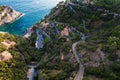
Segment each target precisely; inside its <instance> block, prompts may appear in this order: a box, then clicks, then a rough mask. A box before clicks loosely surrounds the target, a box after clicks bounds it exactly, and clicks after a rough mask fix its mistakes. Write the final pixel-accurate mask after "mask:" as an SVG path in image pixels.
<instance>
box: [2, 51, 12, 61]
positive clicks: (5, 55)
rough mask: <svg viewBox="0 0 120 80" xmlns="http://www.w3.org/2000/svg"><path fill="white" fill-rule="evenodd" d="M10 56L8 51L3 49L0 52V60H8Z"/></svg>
mask: <svg viewBox="0 0 120 80" xmlns="http://www.w3.org/2000/svg"><path fill="white" fill-rule="evenodd" d="M11 58H12V55H11V53H9V52H8V51H4V52H2V53H0V61H8V60H10V59H11Z"/></svg>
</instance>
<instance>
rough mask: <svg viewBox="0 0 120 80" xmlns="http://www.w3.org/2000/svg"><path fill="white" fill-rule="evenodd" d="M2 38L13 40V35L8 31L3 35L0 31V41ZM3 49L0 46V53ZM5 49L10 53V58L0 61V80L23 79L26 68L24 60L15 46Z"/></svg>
mask: <svg viewBox="0 0 120 80" xmlns="http://www.w3.org/2000/svg"><path fill="white" fill-rule="evenodd" d="M4 40H10V41H15V37H14V36H13V35H10V34H8V33H5V35H3V34H1V33H0V42H2V41H4ZM5 50H6V48H5V47H3V46H0V54H1V53H2V52H3V51H5ZM7 51H9V52H10V53H11V55H12V59H10V60H9V61H0V80H25V79H26V69H27V67H26V64H25V62H24V61H23V60H22V58H21V56H20V55H19V54H18V52H17V51H16V49H15V48H10V49H8V50H7Z"/></svg>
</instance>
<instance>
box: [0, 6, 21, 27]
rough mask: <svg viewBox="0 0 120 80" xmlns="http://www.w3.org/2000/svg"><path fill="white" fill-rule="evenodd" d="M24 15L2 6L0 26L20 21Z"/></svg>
mask: <svg viewBox="0 0 120 80" xmlns="http://www.w3.org/2000/svg"><path fill="white" fill-rule="evenodd" d="M21 15H22V13H20V12H17V11H15V10H13V9H12V8H11V7H8V6H0V26H1V25H4V24H6V23H10V22H13V21H15V20H16V19H18V18H19V17H20V16H21Z"/></svg>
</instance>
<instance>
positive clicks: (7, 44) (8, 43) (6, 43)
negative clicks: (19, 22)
mask: <svg viewBox="0 0 120 80" xmlns="http://www.w3.org/2000/svg"><path fill="white" fill-rule="evenodd" d="M15 44H16V43H15V42H14V41H10V40H4V41H3V42H1V43H0V45H2V46H4V47H5V48H6V49H9V48H10V47H13V46H15Z"/></svg>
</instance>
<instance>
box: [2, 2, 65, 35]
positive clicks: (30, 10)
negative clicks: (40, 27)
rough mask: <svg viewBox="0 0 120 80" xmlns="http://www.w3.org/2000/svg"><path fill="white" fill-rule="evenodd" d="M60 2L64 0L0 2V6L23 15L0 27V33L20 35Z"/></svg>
mask: <svg viewBox="0 0 120 80" xmlns="http://www.w3.org/2000/svg"><path fill="white" fill-rule="evenodd" d="M61 1H65V0H0V5H4V6H10V7H12V8H13V9H14V10H16V11H18V12H22V13H23V14H24V15H23V16H22V17H20V18H19V19H17V20H16V21H14V22H12V23H9V24H5V25H3V26H0V31H4V32H8V33H10V34H13V35H22V34H23V33H24V31H25V30H26V29H27V28H29V27H31V26H32V25H33V24H35V23H37V22H38V21H40V20H42V19H43V18H44V17H45V16H46V15H48V14H49V13H50V11H51V9H52V8H53V7H55V6H56V5H57V4H58V3H59V2H61Z"/></svg>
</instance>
